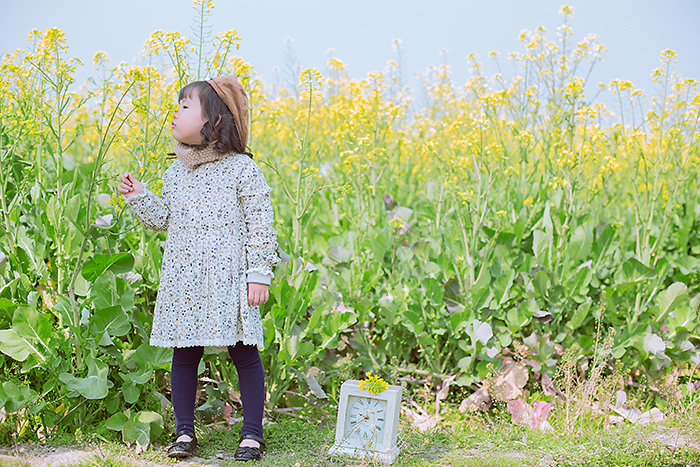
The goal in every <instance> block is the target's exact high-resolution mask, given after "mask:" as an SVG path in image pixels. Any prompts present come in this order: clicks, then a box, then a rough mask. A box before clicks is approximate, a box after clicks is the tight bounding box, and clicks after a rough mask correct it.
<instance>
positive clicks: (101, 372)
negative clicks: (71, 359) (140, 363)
mask: <svg viewBox="0 0 700 467" xmlns="http://www.w3.org/2000/svg"><path fill="white" fill-rule="evenodd" d="M108 373H109V368H108V367H107V365H106V364H105V363H104V362H102V361H101V360H99V359H94V360H88V375H87V377H85V378H76V377H75V376H73V375H71V374H70V373H61V374H60V375H59V376H58V377H59V379H60V380H61V381H63V382H64V383H65V384H66V387H67V388H68V389H70V390H73V391H77V392H78V393H79V394H80V395H81V396H83V397H85V398H86V399H104V398H105V397H106V396H107V394H108V393H109V389H108V388H110V387H112V386H113V385H114V383H112V382H111V381H108V380H107V374H108Z"/></svg>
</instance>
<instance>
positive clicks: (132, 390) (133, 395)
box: [122, 384, 141, 404]
mask: <svg viewBox="0 0 700 467" xmlns="http://www.w3.org/2000/svg"><path fill="white" fill-rule="evenodd" d="M122 395H123V396H124V401H125V402H126V403H127V404H133V403H135V402H136V401H137V400H139V397H141V390H140V389H139V388H137V387H136V385H135V384H125V385H124V386H122Z"/></svg>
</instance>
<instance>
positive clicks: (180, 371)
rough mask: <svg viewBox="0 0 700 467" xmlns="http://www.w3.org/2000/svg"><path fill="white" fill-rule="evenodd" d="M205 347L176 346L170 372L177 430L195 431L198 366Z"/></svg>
mask: <svg viewBox="0 0 700 467" xmlns="http://www.w3.org/2000/svg"><path fill="white" fill-rule="evenodd" d="M203 353H204V347H175V348H174V349H173V365H172V369H171V373H170V384H171V387H172V399H173V409H174V410H175V432H176V433H177V432H178V431H180V430H183V429H186V430H190V431H191V432H192V433H194V402H195V398H196V396H197V367H198V366H199V361H200V360H201V359H202V354H203Z"/></svg>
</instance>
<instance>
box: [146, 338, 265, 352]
mask: <svg viewBox="0 0 700 467" xmlns="http://www.w3.org/2000/svg"><path fill="white" fill-rule="evenodd" d="M239 342H243V345H254V346H256V347H257V348H258V350H263V349H264V347H263V345H262V344H261V343H260V342H256V341H255V339H245V338H244V339H235V340H234V339H192V340H189V341H185V342H172V341H166V340H161V339H151V340H150V342H149V344H150V345H151V346H152V347H168V348H173V347H177V348H182V347H228V346H229V345H236V344H237V343H239Z"/></svg>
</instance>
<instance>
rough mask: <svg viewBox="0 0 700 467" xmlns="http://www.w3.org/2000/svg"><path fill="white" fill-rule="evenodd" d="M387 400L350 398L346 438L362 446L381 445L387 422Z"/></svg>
mask: <svg viewBox="0 0 700 467" xmlns="http://www.w3.org/2000/svg"><path fill="white" fill-rule="evenodd" d="M386 404H387V402H386V400H382V399H373V398H370V397H359V396H349V397H348V406H347V407H348V408H347V412H346V413H347V416H346V417H345V436H346V437H347V438H348V440H357V441H360V442H361V443H362V444H368V443H369V444H372V445H377V444H381V443H382V441H383V439H384V426H385V425H386V420H387V408H386Z"/></svg>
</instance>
